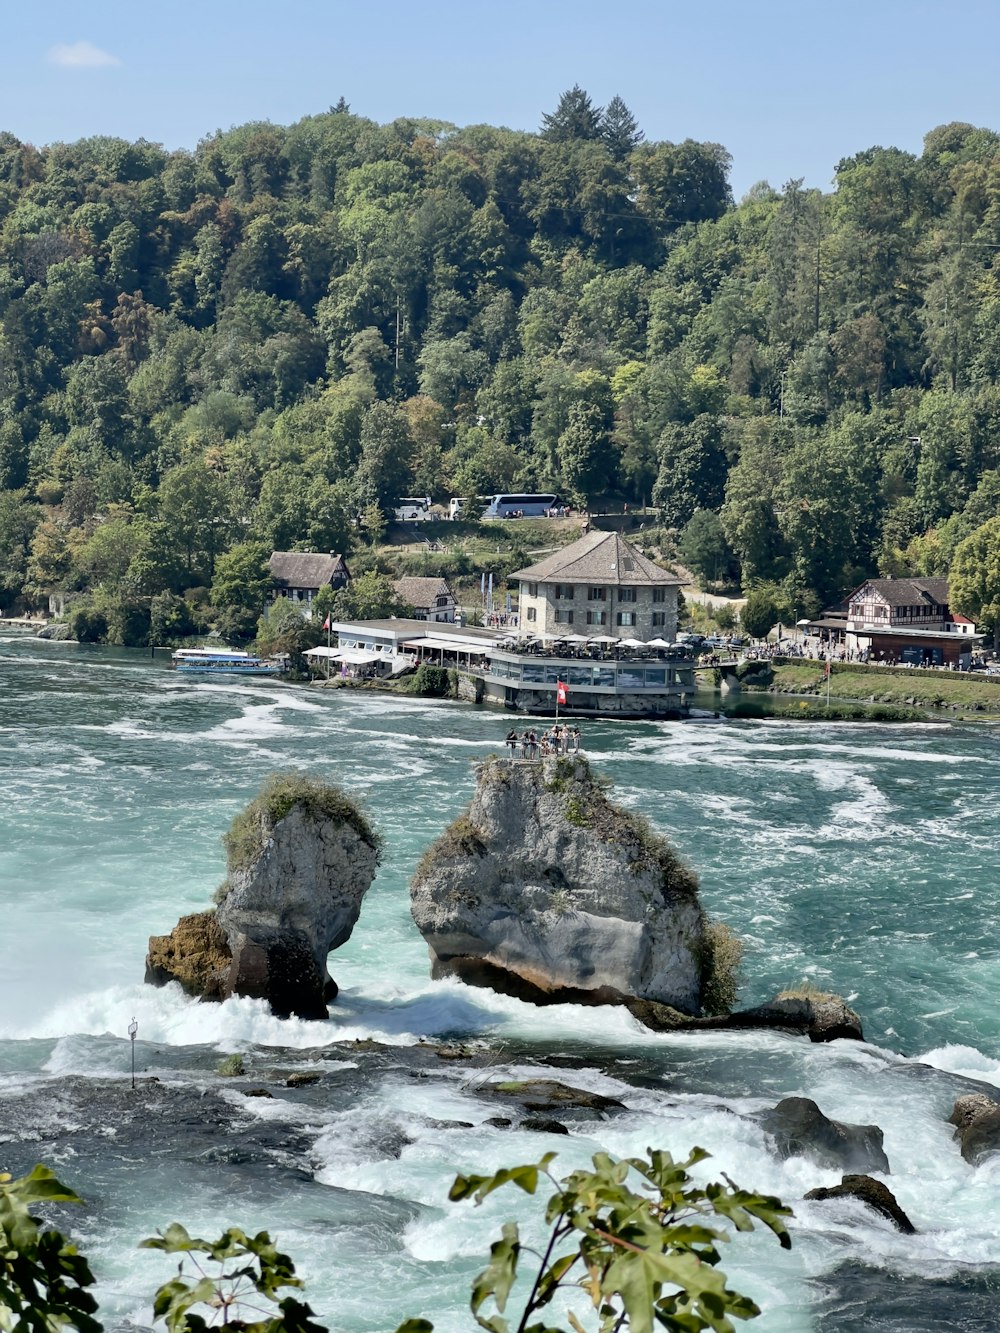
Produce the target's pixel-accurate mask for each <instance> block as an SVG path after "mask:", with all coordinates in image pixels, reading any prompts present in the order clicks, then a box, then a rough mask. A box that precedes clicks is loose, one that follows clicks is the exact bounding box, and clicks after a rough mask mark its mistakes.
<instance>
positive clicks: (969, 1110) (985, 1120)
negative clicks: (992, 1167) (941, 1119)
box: [948, 1092, 1000, 1166]
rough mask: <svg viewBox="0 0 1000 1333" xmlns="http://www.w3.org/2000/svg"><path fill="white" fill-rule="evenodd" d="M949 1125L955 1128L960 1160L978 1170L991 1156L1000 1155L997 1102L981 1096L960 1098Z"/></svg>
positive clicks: (976, 1093)
mask: <svg viewBox="0 0 1000 1333" xmlns="http://www.w3.org/2000/svg"><path fill="white" fill-rule="evenodd" d="M948 1123H949V1124H950V1125H954V1126H955V1138H956V1139H957V1140H958V1142H959V1144H960V1145H961V1149H962V1156H963V1157H964V1158H965V1160H966V1161H967V1162H971V1163H972V1165H973V1166H978V1165H979V1163H980V1162H981V1161H982V1160H983V1158H984V1157H988V1156H989V1154H990V1153H994V1152H1000V1102H995V1101H993V1099H992V1098H991V1097H987V1096H986V1095H985V1094H984V1093H980V1092H973V1093H970V1094H969V1095H968V1096H965V1097H959V1098H958V1100H957V1101H956V1102H955V1105H954V1107H953V1108H952V1112H951V1115H950V1116H949V1117H948Z"/></svg>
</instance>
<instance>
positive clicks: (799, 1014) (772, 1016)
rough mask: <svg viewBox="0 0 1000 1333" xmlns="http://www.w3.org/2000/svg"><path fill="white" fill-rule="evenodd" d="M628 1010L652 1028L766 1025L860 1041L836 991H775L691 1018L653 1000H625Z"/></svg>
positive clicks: (853, 1016) (854, 1018) (857, 1022)
mask: <svg viewBox="0 0 1000 1333" xmlns="http://www.w3.org/2000/svg"><path fill="white" fill-rule="evenodd" d="M628 1008H629V1012H630V1013H631V1014H632V1016H633V1017H634V1018H636V1019H638V1020H639V1022H640V1023H642V1024H643V1026H644V1027H648V1028H651V1029H652V1031H653V1032H704V1031H706V1030H709V1031H735V1030H737V1029H739V1028H767V1029H769V1030H771V1031H775V1032H794V1033H801V1034H802V1035H803V1036H806V1037H808V1038H809V1040H810V1041H817V1042H821V1041H836V1040H838V1039H839V1038H849V1039H851V1040H853V1041H864V1039H865V1038H864V1031H863V1029H862V1026H861V1019H860V1017H859V1016H858V1014H857V1013H855V1011H854V1010H853V1009H851V1008H850V1006H849V1005H848V1004H847V1002H846V1001H845V1000H842V999H841V998H840V996H839V995H827V994H816V995H790V994H783V995H779V996H778V998H777V999H775V1000H770V1001H768V1003H767V1004H760V1005H756V1006H755V1007H754V1008H753V1009H737V1010H736V1011H735V1012H734V1013H730V1014H716V1015H712V1016H710V1017H705V1018H692V1017H690V1015H688V1014H682V1013H679V1012H678V1010H676V1009H672V1008H671V1007H670V1006H669V1005H666V1004H657V1003H656V1002H655V1001H653V1000H631V1001H629V1005H628Z"/></svg>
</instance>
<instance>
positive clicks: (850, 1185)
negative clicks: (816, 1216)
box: [805, 1175, 917, 1236]
mask: <svg viewBox="0 0 1000 1333" xmlns="http://www.w3.org/2000/svg"><path fill="white" fill-rule="evenodd" d="M805 1197H806V1198H807V1199H860V1200H861V1202H862V1203H864V1204H867V1205H868V1207H869V1208H874V1210H875V1211H876V1212H877V1213H881V1214H882V1216H883V1217H887V1218H888V1219H889V1221H890V1222H891V1223H892V1224H893V1226H894V1227H895V1228H896V1229H897V1231H902V1233H903V1234H904V1235H905V1236H915V1235H916V1234H917V1228H916V1227H915V1226H914V1225H913V1223H912V1222H911V1221H910V1219H909V1218H908V1217H907V1216H906V1214H905V1213H904V1212H903V1210H902V1208H900V1206H899V1204H898V1203H897V1202H896V1196H895V1195H894V1194H893V1192H892V1190H890V1189H889V1188H888V1187H887V1186H886V1185H883V1184H882V1182H881V1181H879V1180H873V1179H872V1177H871V1176H865V1175H847V1176H844V1177H843V1179H842V1180H841V1182H840V1184H839V1185H829V1186H824V1187H823V1188H821V1189H815V1190H810V1191H809V1193H808V1194H807V1195H806V1196H805Z"/></svg>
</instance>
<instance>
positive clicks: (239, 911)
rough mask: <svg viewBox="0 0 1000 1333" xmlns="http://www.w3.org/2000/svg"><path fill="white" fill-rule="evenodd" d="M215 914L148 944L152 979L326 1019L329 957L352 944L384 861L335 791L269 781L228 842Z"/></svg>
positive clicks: (301, 780)
mask: <svg viewBox="0 0 1000 1333" xmlns="http://www.w3.org/2000/svg"><path fill="white" fill-rule="evenodd" d="M225 842H226V853H227V860H228V873H227V876H226V880H225V882H224V883H223V885H222V887H221V888H220V889H219V891H218V894H217V895H216V901H217V903H218V906H217V908H216V910H215V912H203V913H199V914H197V915H195V916H188V917H182V919H181V920H180V921H179V922H178V923H177V926H176V927H175V928H174V930H173V931H172V932H171V934H170V935H159V936H157V935H154V936H152V937H151V938H150V941H149V954H148V956H147V958H146V980H147V981H148V982H151V983H152V984H154V985H165V984H166V982H168V981H179V982H180V984H181V985H182V986H183V987H184V989H185V990H186V991H188V993H189V994H193V995H200V996H202V997H203V998H205V999H226V998H227V997H228V996H230V995H247V996H251V997H253V998H256V999H265V1000H267V1001H268V1002H269V1003H270V1005H271V1008H272V1009H273V1010H274V1012H275V1013H276V1014H278V1015H279V1016H281V1017H286V1016H288V1015H289V1014H296V1015H298V1016H299V1017H302V1018H326V1016H327V1007H326V1006H327V1001H328V1000H330V999H332V998H333V997H334V996H335V995H336V993H337V987H336V984H335V983H334V982H333V980H332V979H331V977H330V975H329V973H328V971H327V965H326V960H327V955H328V954H329V953H330V951H331V950H333V949H336V948H338V947H339V946H340V945H341V944H343V943H344V942H345V941H346V940H347V939H349V938H350V935H351V932H352V930H353V929H354V925H355V923H356V921H357V919H358V916H359V914H360V912H361V902H362V899H363V898H364V896H365V894H366V893H367V891H368V889H369V888H370V886H371V883H372V880H373V878H374V876H375V869H376V867H377V865H378V860H379V842H378V838H377V836H376V835H375V833H374V832H373V830H372V829H371V827H370V825H369V824H368V822H367V820H366V819H365V818H364V816H363V815H362V814H361V812H360V811H359V809H358V807H357V806H356V805H355V804H354V802H353V801H351V800H350V798H349V797H347V796H346V795H345V794H344V793H343V792H342V791H340V790H339V789H338V788H337V787H333V786H330V785H327V784H323V783H319V782H315V781H313V780H311V779H309V778H305V777H302V776H299V775H289V776H284V777H276V778H273V779H271V781H270V782H269V783H268V784H267V786H266V787H265V788H264V790H263V791H262V792H261V794H260V795H259V796H258V797H257V798H256V799H255V800H253V801H252V802H251V803H250V805H249V806H248V807H247V809H246V810H245V811H244V812H243V813H242V814H241V815H238V816H237V818H236V819H235V820H234V821H233V824H232V827H231V828H230V830H229V833H228V834H227V835H226V839H225Z"/></svg>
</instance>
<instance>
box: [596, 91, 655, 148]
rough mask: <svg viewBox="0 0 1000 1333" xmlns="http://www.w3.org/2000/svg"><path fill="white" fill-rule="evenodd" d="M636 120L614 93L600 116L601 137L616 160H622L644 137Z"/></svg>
mask: <svg viewBox="0 0 1000 1333" xmlns="http://www.w3.org/2000/svg"><path fill="white" fill-rule="evenodd" d="M645 137H646V136H645V135H644V134H643V132H642V130H640V128H639V124H638V121H637V120H636V118H635V116H633V115H632V112H631V111H630V110H629V109H628V107H627V106H626V105H625V103H624V101H623V100H622V99H621V98H620V97H619V96H618V94H617V93H616V94H615V95H614V97H612V99H611V101H610V102H609V103H608V105H607V106H606V107H605V109H604V115H603V117H602V118H601V138H602V139H603V140H604V142H605V144H607V148H608V152H609V153H610V154H611V156H612V157H613V158H614V159H615V161H616V162H624V160H625V159H626V158H627V157H628V155H629V153H631V152H632V150H633V148H638V147H639V145H640V144H641V143H642V141H643V139H645Z"/></svg>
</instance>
